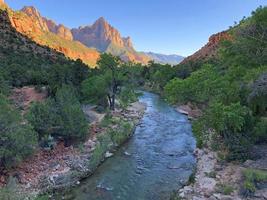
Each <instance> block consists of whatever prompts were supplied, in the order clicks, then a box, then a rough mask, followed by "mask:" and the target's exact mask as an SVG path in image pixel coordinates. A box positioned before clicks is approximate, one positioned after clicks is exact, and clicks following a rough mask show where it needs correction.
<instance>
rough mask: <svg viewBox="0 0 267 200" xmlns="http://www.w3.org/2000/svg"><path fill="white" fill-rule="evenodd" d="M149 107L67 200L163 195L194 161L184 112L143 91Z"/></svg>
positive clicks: (159, 198)
mask: <svg viewBox="0 0 267 200" xmlns="http://www.w3.org/2000/svg"><path fill="white" fill-rule="evenodd" d="M140 101H141V102H144V103H146V104H147V110H146V112H145V115H144V117H143V119H142V120H141V124H140V125H139V126H138V127H137V128H136V130H135V134H134V136H133V137H132V138H131V139H130V140H129V142H128V143H126V144H125V145H124V146H123V147H121V148H120V150H119V151H117V152H116V153H115V155H114V156H113V157H112V158H109V159H108V160H107V161H105V162H104V163H103V164H102V165H101V166H100V167H99V168H98V169H97V171H96V172H95V173H94V175H92V176H91V177H89V178H88V179H86V180H85V181H83V182H82V183H81V185H80V186H79V187H76V188H74V189H73V190H72V191H71V192H70V193H69V194H68V196H69V197H68V199H77V200H117V199H122V200H166V199H169V197H170V194H171V193H172V191H173V190H176V189H177V188H179V187H181V183H183V182H184V181H185V180H187V179H188V177H189V176H190V174H191V172H192V169H193V167H194V165H195V158H194V156H193V150H194V148H195V139H194V137H193V136H192V131H191V124H190V122H189V121H188V119H187V117H186V116H184V115H182V114H180V113H178V112H176V111H175V110H174V109H173V108H172V107H171V106H169V105H168V104H166V103H165V102H164V101H163V100H161V99H160V98H159V97H158V96H157V95H155V94H152V93H148V92H144V94H143V96H141V97H140Z"/></svg>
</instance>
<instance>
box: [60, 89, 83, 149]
mask: <svg viewBox="0 0 267 200" xmlns="http://www.w3.org/2000/svg"><path fill="white" fill-rule="evenodd" d="M55 101H56V108H57V114H58V121H59V123H58V126H59V127H60V128H59V129H58V131H57V134H59V135H62V136H63V137H64V139H65V142H66V145H69V143H70V141H71V140H73V139H74V140H76V139H85V137H86V136H87V133H88V123H87V121H86V118H85V115H84V113H83V111H82V108H81V104H80V102H79V101H78V99H77V97H76V95H75V92H74V89H73V88H71V87H70V86H67V85H64V86H63V87H62V88H61V89H59V90H58V91H57V93H56V96H55Z"/></svg>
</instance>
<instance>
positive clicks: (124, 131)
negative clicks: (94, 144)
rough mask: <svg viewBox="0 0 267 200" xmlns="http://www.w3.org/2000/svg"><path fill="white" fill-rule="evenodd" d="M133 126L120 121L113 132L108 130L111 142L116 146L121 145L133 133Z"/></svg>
mask: <svg viewBox="0 0 267 200" xmlns="http://www.w3.org/2000/svg"><path fill="white" fill-rule="evenodd" d="M133 127H134V126H133V124H131V123H129V122H124V121H120V122H119V124H118V127H117V128H116V129H115V130H110V131H109V134H110V135H111V140H112V141H113V143H114V144H115V145H116V146H119V145H121V144H122V143H124V142H125V140H126V139H127V138H129V136H130V135H131V134H132V133H133Z"/></svg>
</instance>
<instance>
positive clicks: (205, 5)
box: [5, 0, 267, 56]
mask: <svg viewBox="0 0 267 200" xmlns="http://www.w3.org/2000/svg"><path fill="white" fill-rule="evenodd" d="M5 1H6V3H7V4H8V5H9V6H10V7H11V8H13V9H16V10H17V9H21V8H22V7H23V6H24V5H33V6H35V7H36V8H38V10H39V11H40V12H41V14H42V15H43V16H46V17H48V18H50V19H53V20H54V21H56V22H57V23H62V24H64V25H66V26H67V27H71V28H72V27H78V26H80V25H89V24H92V23H93V22H94V21H95V20H96V19H97V18H99V17H100V16H103V17H104V18H106V19H107V21H108V22H109V23H110V24H111V25H112V26H114V27H115V28H117V29H118V30H119V31H120V32H121V34H122V36H130V37H131V38H132V40H133V43H134V46H135V48H136V49H137V50H138V51H153V52H158V53H165V54H179V55H183V56H188V55H190V54H192V53H194V52H195V51H196V50H198V49H199V48H201V47H202V46H203V45H204V44H205V43H206V42H207V41H208V38H209V36H210V35H212V34H213V33H217V32H220V31H222V30H225V29H227V28H228V27H229V26H231V25H233V24H234V21H239V20H240V19H241V18H242V17H243V16H249V15H250V13H251V11H252V10H254V9H256V8H257V7H258V6H259V5H263V6H264V5H267V0H75V1H72V0H5Z"/></svg>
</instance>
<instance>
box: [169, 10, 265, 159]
mask: <svg viewBox="0 0 267 200" xmlns="http://www.w3.org/2000/svg"><path fill="white" fill-rule="evenodd" d="M228 34H229V35H230V37H228V38H229V39H227V38H226V39H225V40H222V41H221V42H220V45H219V47H218V51H217V52H218V53H217V56H216V57H214V58H210V59H208V60H207V61H201V62H202V63H201V64H199V63H196V64H197V65H196V66H197V67H196V68H191V69H190V68H189V69H188V68H184V65H186V63H184V64H182V65H178V66H177V67H176V74H178V77H176V78H174V79H172V80H170V81H169V82H168V83H167V84H166V85H165V87H164V96H165V97H166V98H167V99H168V101H169V102H171V103H174V104H177V103H178V104H186V103H188V102H191V103H193V104H195V105H197V106H198V107H200V108H202V110H203V111H204V115H203V116H202V117H201V118H200V119H198V120H197V121H196V122H195V123H194V133H195V135H196V137H197V141H198V145H199V146H203V145H204V146H205V145H207V143H209V142H211V143H212V144H213V146H214V147H216V148H217V149H219V150H224V151H225V154H226V155H225V156H226V157H227V158H228V159H230V160H232V159H246V158H247V156H248V155H247V150H248V149H249V146H250V145H252V144H254V143H264V142H267V134H266V133H267V120H266V117H267V96H266V95H267V85H266V84H267V82H266V78H267V42H266V41H267V8H266V7H260V8H258V9H257V10H256V11H255V12H253V13H252V16H251V17H248V18H244V19H242V20H241V21H240V23H239V24H237V25H235V26H234V27H231V28H230V29H229V30H228ZM196 62H198V61H196ZM210 139H211V141H210Z"/></svg>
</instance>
